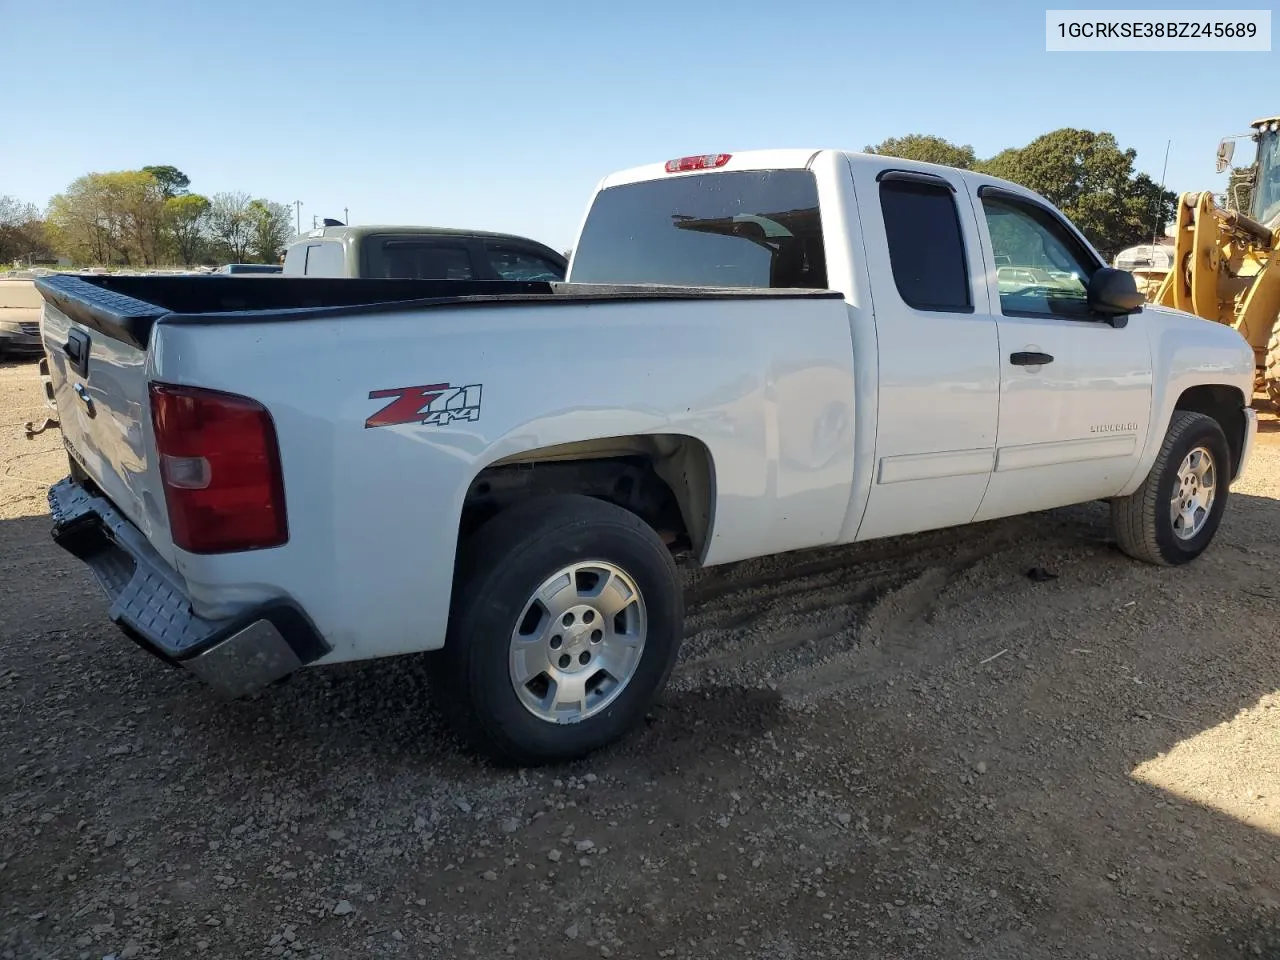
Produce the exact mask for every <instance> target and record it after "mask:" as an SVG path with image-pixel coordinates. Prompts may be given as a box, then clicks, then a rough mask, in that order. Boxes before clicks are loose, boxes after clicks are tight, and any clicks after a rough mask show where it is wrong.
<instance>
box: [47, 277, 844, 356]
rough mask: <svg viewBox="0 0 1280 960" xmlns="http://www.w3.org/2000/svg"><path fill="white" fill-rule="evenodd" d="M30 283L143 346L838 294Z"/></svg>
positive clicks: (256, 281) (250, 280)
mask: <svg viewBox="0 0 1280 960" xmlns="http://www.w3.org/2000/svg"><path fill="white" fill-rule="evenodd" d="M36 287H37V289H39V290H40V292H41V293H42V294H43V295H44V297H45V299H46V300H48V301H49V302H51V303H53V304H54V305H55V306H57V307H58V309H59V310H61V311H62V312H63V313H65V314H66V315H67V316H68V317H69V318H71V319H72V320H74V321H76V322H77V323H80V324H82V325H84V326H86V327H90V328H92V329H96V330H98V331H100V332H102V333H104V334H106V335H108V336H111V337H113V338H115V339H120V340H124V341H125V342H128V343H132V344H133V345H135V346H137V347H139V348H140V349H145V346H146V343H147V339H148V336H149V335H150V332H151V327H152V325H153V324H155V323H156V322H158V321H161V320H163V321H164V322H165V323H170V322H184V323H264V322H269V321H276V320H281V321H284V320H303V319H307V318H309V317H319V316H325V317H333V316H342V315H348V314H352V315H354V314H359V315H365V314H368V315H374V314H381V313H386V312H389V311H399V310H415V309H425V308H429V307H436V306H461V305H464V304H490V305H492V304H494V303H503V304H508V303H510V304H515V303H523V304H536V303H544V304H555V303H563V302H565V300H567V299H569V300H575V301H584V300H585V301H608V300H702V299H711V300H729V299H748V298H749V299H756V298H760V297H769V298H781V299H795V298H800V297H806V298H812V297H818V298H829V299H840V298H842V296H843V295H842V294H841V293H839V292H837V291H833V290H807V289H801V288H795V287H789V288H777V289H764V288H755V287H675V286H660V285H652V286H649V285H615V284H594V283H593V284H583V283H559V282H544V281H533V280H531V281H525V280H383V279H343V278H331V277H283V276H279V275H263V276H236V275H224V276H176V277H137V276H123V277H120V276H109V275H91V274H90V275H85V274H58V275H54V276H49V277H41V278H39V279H38V280H36Z"/></svg>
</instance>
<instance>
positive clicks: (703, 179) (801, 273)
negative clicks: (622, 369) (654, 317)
mask: <svg viewBox="0 0 1280 960" xmlns="http://www.w3.org/2000/svg"><path fill="white" fill-rule="evenodd" d="M576 256H577V260H576V261H575V262H574V267H573V276H572V279H573V280H574V281H575V282H578V283H660V284H677V285H689V286H710V287H807V288H817V289H825V288H826V286H827V265H826V258H825V254H824V251H823V247H822V222H821V220H820V218H819V216H818V188H817V183H816V181H815V180H814V176H813V174H812V173H810V172H809V171H807V170H771V171H739V172H733V173H709V174H694V175H692V176H678V177H672V178H671V179H669V180H648V181H645V182H643V183H632V184H625V185H623V186H618V187H610V188H608V189H607V190H603V191H601V192H600V193H599V194H598V195H597V196H596V199H595V202H594V203H593V204H592V206H591V211H590V212H589V213H588V215H587V220H586V223H585V224H584V225H583V228H582V235H581V239H580V240H579V242H578V249H577V254H576Z"/></svg>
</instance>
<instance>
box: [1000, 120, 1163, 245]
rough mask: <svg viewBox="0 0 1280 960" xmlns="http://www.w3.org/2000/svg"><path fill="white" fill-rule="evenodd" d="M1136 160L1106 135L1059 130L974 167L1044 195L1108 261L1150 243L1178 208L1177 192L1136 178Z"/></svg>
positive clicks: (1146, 179) (1137, 175)
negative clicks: (1155, 231)
mask: <svg viewBox="0 0 1280 960" xmlns="http://www.w3.org/2000/svg"><path fill="white" fill-rule="evenodd" d="M1136 157H1137V152H1136V151H1135V150H1133V149H1128V150H1121V149H1120V146H1119V144H1118V143H1117V142H1116V138H1115V137H1114V136H1113V135H1112V134H1110V133H1105V132H1103V133H1095V132H1093V131H1091V130H1078V129H1074V128H1063V129H1060V130H1054V131H1052V132H1051V133H1046V134H1044V135H1042V136H1039V137H1037V138H1036V139H1035V140H1033V141H1031V143H1029V144H1027V145H1026V146H1025V147H1020V148H1011V149H1008V150H1003V151H1001V152H1000V153H998V154H996V155H995V156H994V157H992V158H991V159H990V160H986V161H983V162H982V163H980V164H977V165H976V167H977V169H979V170H980V171H982V172H983V173H987V174H990V175H991V176H995V177H1000V178H1002V179H1005V180H1010V181H1012V182H1014V183H1017V184H1021V185H1022V186H1024V187H1027V188H1028V189H1031V190H1034V191H1036V192H1037V193H1039V194H1041V195H1042V196H1044V197H1045V198H1046V199H1048V200H1049V201H1050V202H1051V203H1052V204H1053V205H1054V206H1056V207H1058V209H1060V210H1061V211H1062V212H1063V213H1065V214H1066V215H1067V216H1068V217H1069V218H1070V219H1071V221H1072V222H1073V223H1074V224H1075V225H1076V226H1077V227H1078V228H1079V229H1080V231H1081V232H1082V233H1083V234H1084V235H1085V236H1086V237H1088V238H1089V242H1090V243H1092V244H1093V245H1094V246H1095V247H1096V248H1097V249H1098V252H1099V253H1101V254H1102V255H1103V256H1104V257H1106V258H1107V259H1108V260H1110V259H1112V258H1114V257H1115V255H1116V254H1117V253H1119V252H1120V251H1121V250H1122V249H1124V248H1125V247H1129V246H1133V245H1135V244H1138V243H1142V242H1143V240H1144V239H1145V240H1146V241H1147V242H1150V240H1151V233H1152V230H1153V229H1156V230H1160V229H1161V228H1162V227H1163V225H1164V224H1165V223H1166V222H1167V221H1168V220H1169V219H1170V218H1171V217H1172V216H1173V213H1174V210H1175V207H1176V204H1177V199H1178V198H1177V195H1176V194H1175V193H1173V192H1172V191H1168V190H1164V191H1162V190H1161V189H1160V187H1159V186H1158V185H1157V184H1155V183H1154V182H1152V180H1151V178H1150V177H1148V176H1147V175H1146V174H1134V172H1133V162H1134V160H1135V159H1136Z"/></svg>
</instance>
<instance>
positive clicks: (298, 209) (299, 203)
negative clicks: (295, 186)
mask: <svg viewBox="0 0 1280 960" xmlns="http://www.w3.org/2000/svg"><path fill="white" fill-rule="evenodd" d="M293 206H294V208H295V211H296V212H297V214H298V232H299V233H301V232H302V201H301V200H295V201H293Z"/></svg>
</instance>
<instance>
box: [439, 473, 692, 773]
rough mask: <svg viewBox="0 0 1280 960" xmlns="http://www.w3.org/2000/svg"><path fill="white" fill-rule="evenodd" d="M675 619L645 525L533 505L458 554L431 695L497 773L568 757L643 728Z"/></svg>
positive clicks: (680, 608)
mask: <svg viewBox="0 0 1280 960" xmlns="http://www.w3.org/2000/svg"><path fill="white" fill-rule="evenodd" d="M683 621H684V601H683V594H682V590H681V585H680V580H679V573H678V571H677V570H676V566H675V562H674V561H673V560H672V558H671V554H670V552H669V551H668V550H667V548H666V546H665V545H664V544H663V543H662V540H661V539H660V538H659V537H658V535H657V534H656V533H655V532H654V531H653V529H652V528H650V527H649V525H648V524H646V523H645V522H644V521H643V520H641V519H640V518H639V517H637V516H635V515H634V514H632V513H630V512H629V511H627V510H623V509H622V508H621V507H617V506H614V505H612V504H609V503H605V502H602V501H599V500H595V499H592V498H590V497H585V496H576V495H574V496H554V497H541V498H538V499H537V500H532V501H529V502H527V503H524V504H521V505H519V506H516V507H512V508H510V509H509V510H506V511H504V512H503V513H500V514H499V515H498V516H497V517H495V518H494V519H492V520H491V521H489V522H488V523H486V524H485V525H484V526H483V527H481V528H480V529H479V530H478V531H477V532H476V533H475V534H474V535H473V536H472V537H470V538H469V539H468V540H467V541H466V542H465V543H464V544H463V546H462V549H461V551H460V556H459V561H458V576H457V580H456V586H455V591H454V602H453V611H452V614H451V616H450V623H449V634H448V639H447V642H446V644H445V648H444V650H442V651H441V652H440V653H439V654H437V655H436V669H435V671H434V674H435V679H436V691H437V696H438V698H439V699H440V701H441V704H442V706H443V707H444V711H445V714H446V716H447V717H448V718H449V720H450V722H451V724H452V725H453V727H454V728H455V730H456V731H457V732H458V733H459V734H460V735H462V736H463V737H464V738H465V739H467V740H469V741H470V742H471V744H472V745H473V746H474V747H476V748H477V749H479V750H481V751H482V752H484V753H486V754H488V755H490V756H491V757H493V758H494V759H496V760H498V761H500V762H505V763H519V764H538V763H547V762H559V761H565V760H572V759H576V758H579V757H582V756H584V755H586V754H587V753H590V752H591V751H593V750H596V749H598V748H600V747H603V746H605V745H607V744H609V743H612V742H613V741H615V740H617V739H618V738H620V737H622V736H623V735H625V734H626V733H627V732H628V731H630V730H631V729H633V728H634V727H636V726H637V725H638V724H639V723H640V722H641V721H642V720H643V718H644V715H645V713H646V712H647V711H648V709H649V708H650V706H652V704H653V701H654V700H655V699H656V697H657V695H658V693H659V692H660V691H661V690H662V688H663V686H664V685H665V684H666V681H667V678H668V677H669V676H670V673H671V669H672V667H673V666H674V665H675V660H676V655H677V653H678V650H679V642H680V638H681V636H682V633H683Z"/></svg>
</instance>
